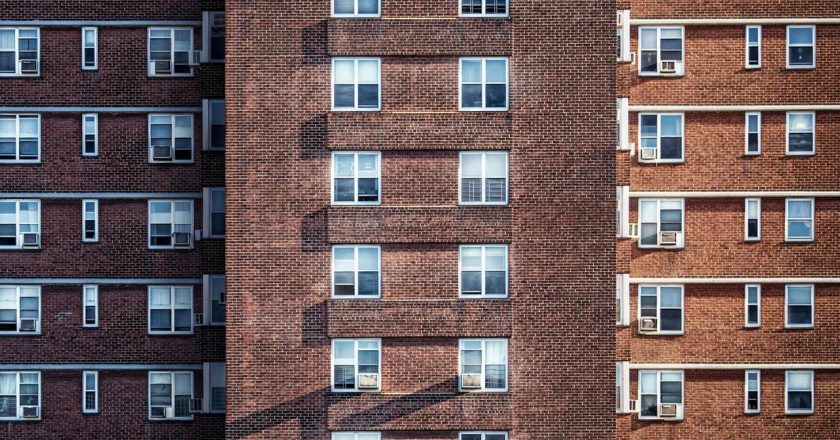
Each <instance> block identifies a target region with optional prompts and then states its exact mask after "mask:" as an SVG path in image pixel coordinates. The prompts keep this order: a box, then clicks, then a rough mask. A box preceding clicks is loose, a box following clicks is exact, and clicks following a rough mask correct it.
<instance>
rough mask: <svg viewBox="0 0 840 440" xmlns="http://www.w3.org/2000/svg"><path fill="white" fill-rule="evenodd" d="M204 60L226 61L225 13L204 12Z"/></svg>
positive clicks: (202, 54) (213, 61)
mask: <svg viewBox="0 0 840 440" xmlns="http://www.w3.org/2000/svg"><path fill="white" fill-rule="evenodd" d="M201 29H202V33H201V36H202V45H201V47H202V48H203V49H204V50H202V52H201V58H202V59H201V61H202V62H205V63H206V62H211V63H223V62H225V13H224V12H209V11H204V12H203V13H202V27H201Z"/></svg>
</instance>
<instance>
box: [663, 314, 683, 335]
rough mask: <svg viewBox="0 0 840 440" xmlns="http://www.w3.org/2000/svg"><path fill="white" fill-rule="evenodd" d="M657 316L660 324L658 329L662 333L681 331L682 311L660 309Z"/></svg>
mask: <svg viewBox="0 0 840 440" xmlns="http://www.w3.org/2000/svg"><path fill="white" fill-rule="evenodd" d="M659 316H660V317H661V318H662V322H660V323H659V328H660V329H662V330H663V331H671V332H675V331H681V330H682V310H680V309H662V310H660V311H659Z"/></svg>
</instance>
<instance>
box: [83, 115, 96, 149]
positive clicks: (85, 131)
mask: <svg viewBox="0 0 840 440" xmlns="http://www.w3.org/2000/svg"><path fill="white" fill-rule="evenodd" d="M88 118H92V119H93V133H88V132H87V119H88ZM88 136H93V152H92V153H89V152H88V151H87V137H88ZM96 156H99V114H98V113H83V114H82V157H96Z"/></svg>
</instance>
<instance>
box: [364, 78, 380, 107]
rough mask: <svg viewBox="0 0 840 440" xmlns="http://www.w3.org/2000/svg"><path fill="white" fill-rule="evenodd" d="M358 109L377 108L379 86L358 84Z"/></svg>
mask: <svg viewBox="0 0 840 440" xmlns="http://www.w3.org/2000/svg"><path fill="white" fill-rule="evenodd" d="M359 107H360V108H376V107H379V86H378V85H376V84H373V85H369V84H360V85H359Z"/></svg>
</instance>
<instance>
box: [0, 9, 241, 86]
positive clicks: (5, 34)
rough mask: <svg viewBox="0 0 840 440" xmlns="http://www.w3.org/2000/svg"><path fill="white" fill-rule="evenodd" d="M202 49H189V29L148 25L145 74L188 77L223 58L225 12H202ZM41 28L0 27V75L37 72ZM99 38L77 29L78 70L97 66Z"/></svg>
mask: <svg viewBox="0 0 840 440" xmlns="http://www.w3.org/2000/svg"><path fill="white" fill-rule="evenodd" d="M203 22H204V26H203V28H202V29H203V32H202V37H203V47H204V50H200V51H196V50H193V28H191V27H152V28H149V29H148V40H147V43H148V52H147V56H148V72H149V76H192V75H193V67H194V66H196V65H198V64H199V63H203V62H204V63H207V62H209V63H219V62H224V60H225V14H224V12H205V13H204V19H203ZM40 37H41V30H40V28H37V27H0V77H3V76H38V75H40V73H41V66H40V64H41V63H40V61H41V42H40V40H41V38H40ZM100 44H108V41H102V42H100V40H99V29H98V28H96V27H83V28H81V48H82V51H81V52H82V53H81V69H82V70H98V69H99V46H100Z"/></svg>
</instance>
